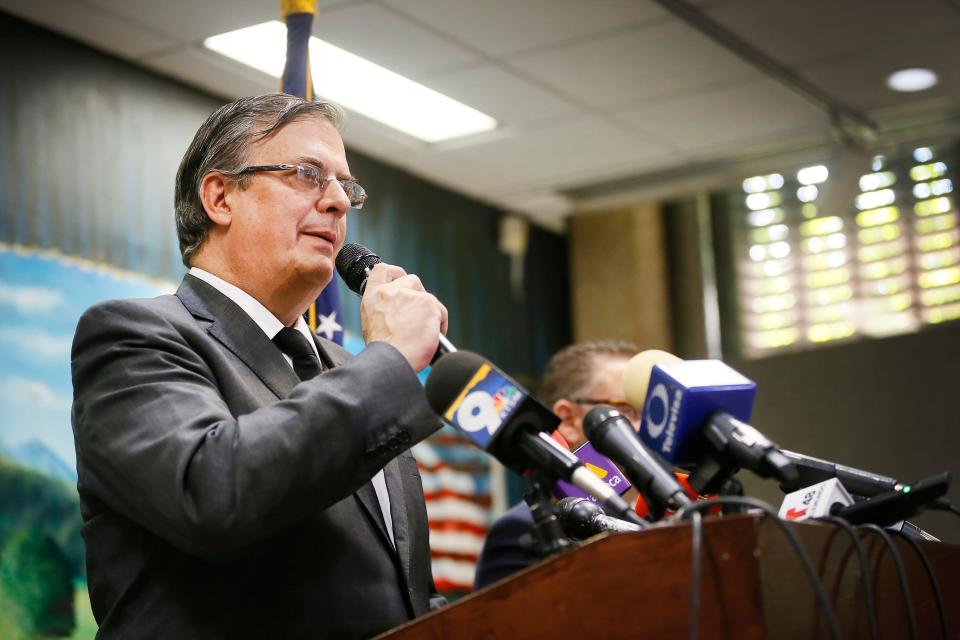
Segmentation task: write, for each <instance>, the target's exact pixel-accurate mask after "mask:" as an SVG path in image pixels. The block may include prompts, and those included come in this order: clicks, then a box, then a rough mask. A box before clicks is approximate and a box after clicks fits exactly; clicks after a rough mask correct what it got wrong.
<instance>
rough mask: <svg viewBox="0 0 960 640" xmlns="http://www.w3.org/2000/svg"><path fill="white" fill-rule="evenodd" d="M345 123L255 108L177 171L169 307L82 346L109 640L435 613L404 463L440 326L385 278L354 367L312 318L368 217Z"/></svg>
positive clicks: (284, 103) (229, 122) (81, 418)
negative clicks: (180, 266) (351, 226)
mask: <svg viewBox="0 0 960 640" xmlns="http://www.w3.org/2000/svg"><path fill="white" fill-rule="evenodd" d="M339 118H340V113H339V110H338V109H337V108H336V107H333V106H332V105H329V104H325V103H310V102H305V101H303V100H300V99H299V98H294V97H291V96H285V95H279V94H277V95H269V96H259V97H255V98H245V99H242V100H238V101H236V102H234V103H231V104H229V105H226V106H224V107H223V108H221V109H219V110H218V111H216V112H215V113H213V114H212V115H211V116H210V117H209V118H208V119H207V121H206V122H205V123H204V124H203V125H202V126H201V128H200V129H199V131H198V132H197V134H196V137H195V138H194V140H193V143H192V144H191V146H190V148H189V149H188V150H187V152H186V154H185V155H184V158H183V161H182V163H181V165H180V170H179V172H178V174H177V184H176V195H175V203H176V222H177V232H178V236H179V240H180V248H181V252H182V254H183V260H184V263H185V264H186V265H187V266H188V267H190V272H189V274H188V275H187V276H186V277H185V278H184V280H183V282H182V284H181V285H180V288H179V289H178V290H177V292H176V294H175V295H170V296H161V297H159V298H154V299H151V300H127V301H113V302H108V303H104V304H100V305H97V306H95V307H93V308H91V309H90V310H88V311H87V313H85V314H84V316H83V317H82V318H81V320H80V323H79V325H78V327H77V332H76V337H75V340H74V347H73V356H72V365H73V384H74V404H73V428H74V436H75V441H76V448H77V468H78V474H79V482H78V489H79V492H80V500H81V511H82V515H83V521H84V527H83V536H84V540H85V543H86V550H87V573H88V582H89V589H90V600H91V604H92V606H93V611H94V615H95V616H96V618H97V621H98V623H99V624H100V633H99V636H100V637H108V638H119V637H127V638H152V637H163V638H248V637H249V638H287V637H291V638H306V637H309V638H326V637H329V638H362V637H369V636H371V635H374V634H376V633H379V632H381V631H384V630H386V629H388V628H390V627H393V626H395V625H398V624H401V623H403V622H406V621H408V620H410V619H412V618H413V617H415V616H417V615H420V614H423V613H425V612H426V611H428V610H429V609H430V608H431V607H432V606H437V605H439V604H441V603H442V598H439V597H438V596H436V594H434V593H433V591H434V589H433V580H432V576H431V571H430V554H429V548H428V539H427V516H426V510H425V507H424V502H423V493H422V489H421V486H420V478H419V475H418V473H417V468H416V464H415V462H414V460H413V458H412V456H411V455H410V454H409V452H408V451H407V450H408V449H409V448H410V447H411V446H412V445H413V444H414V443H416V442H418V441H420V440H423V439H424V438H425V437H427V436H428V435H430V434H431V433H433V431H435V430H436V429H437V428H438V427H439V426H440V423H439V421H438V419H437V417H436V415H435V414H434V413H433V412H432V411H431V410H430V408H429V406H428V404H427V402H426V399H425V396H424V393H423V389H422V387H421V385H420V383H419V381H418V380H417V377H416V372H417V371H420V370H422V369H423V368H424V367H426V366H427V365H428V363H429V362H430V359H431V357H432V355H433V354H434V352H435V350H436V348H437V341H438V336H439V334H440V332H441V331H445V330H446V310H445V309H444V308H443V306H442V305H441V304H440V303H439V302H438V301H437V300H436V298H434V297H433V296H431V295H430V294H428V293H426V292H425V291H424V290H423V287H422V286H421V285H420V282H419V280H418V279H417V278H416V276H413V275H407V274H406V273H404V272H403V270H402V269H400V268H399V267H395V266H390V265H378V266H377V267H376V268H375V269H374V270H373V272H372V273H371V275H370V278H369V280H368V284H367V287H366V292H365V294H364V296H363V299H362V301H361V324H362V326H363V335H364V339H365V341H366V343H367V347H366V349H365V350H364V351H363V353H361V354H360V355H359V356H357V357H356V358H352V357H351V356H350V355H349V354H348V353H347V352H346V351H344V350H343V349H341V348H340V347H338V346H337V345H335V344H332V343H330V342H327V341H324V340H318V339H317V338H316V336H314V335H313V334H312V333H311V332H310V330H309V328H307V326H306V324H305V322H304V320H303V318H302V314H303V313H304V311H305V310H306V309H307V307H308V305H309V304H310V302H311V301H312V300H314V299H315V298H316V297H317V295H318V294H319V293H320V291H321V290H322V289H323V287H324V286H326V284H327V283H329V282H330V279H331V277H332V272H333V268H334V258H335V256H336V255H337V252H338V251H339V250H340V247H341V246H342V245H343V241H344V236H345V233H346V216H347V212H348V211H349V210H350V209H351V207H354V208H359V207H360V206H362V204H363V200H364V199H365V193H364V192H363V189H362V188H361V187H360V186H359V185H358V184H357V183H356V181H355V180H354V179H353V178H352V177H351V176H350V173H349V169H348V167H347V161H346V157H345V153H344V148H343V142H342V140H341V138H340V135H339V133H338V132H337V125H338V123H339Z"/></svg>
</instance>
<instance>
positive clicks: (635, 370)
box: [341, 252, 680, 411]
mask: <svg viewBox="0 0 960 640" xmlns="http://www.w3.org/2000/svg"><path fill="white" fill-rule="evenodd" d="M341 253H342V252H341ZM669 362H680V358H678V357H677V356H675V355H673V354H672V353H667V352H666V351H659V350H657V349H647V350H646V351H641V352H640V353H638V354H637V355H635V356H633V357H632V358H630V362H628V363H627V367H626V368H625V369H624V370H623V394H624V396H626V398H627V402H629V403H630V406H632V407H633V408H634V409H636V410H637V411H643V403H644V402H646V400H647V389H648V388H649V387H650V372H652V371H653V367H654V365H658V364H667V363H669Z"/></svg>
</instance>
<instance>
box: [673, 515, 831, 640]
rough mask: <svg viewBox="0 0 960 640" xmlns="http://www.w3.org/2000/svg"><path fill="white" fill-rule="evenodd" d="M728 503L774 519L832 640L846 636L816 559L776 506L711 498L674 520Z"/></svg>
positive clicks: (676, 516)
mask: <svg viewBox="0 0 960 640" xmlns="http://www.w3.org/2000/svg"><path fill="white" fill-rule="evenodd" d="M725 504H734V505H743V506H747V507H752V508H754V509H759V510H760V511H762V512H763V513H764V515H766V516H768V517H769V518H770V519H772V520H773V522H774V523H775V524H776V525H777V526H778V527H779V528H780V530H781V531H782V532H783V534H784V536H786V538H787V541H788V542H789V543H790V546H791V547H793V550H794V551H795V552H796V554H797V557H798V558H799V560H800V563H801V564H802V565H803V569H804V572H805V573H806V574H807V578H808V580H809V581H810V585H811V587H813V590H814V593H815V594H816V596H817V600H818V601H819V603H820V607H821V610H822V611H823V615H824V617H825V618H826V619H827V627H828V628H829V630H830V637H831V638H833V640H840V638H842V637H843V636H842V634H841V633H840V622H839V621H838V619H837V613H836V611H835V610H834V608H833V605H832V604H831V602H830V596H829V595H828V594H827V590H826V587H824V586H823V582H822V581H821V580H820V576H819V575H818V574H817V569H816V567H815V566H814V564H813V560H811V559H810V555H809V554H808V553H807V550H806V548H805V547H804V546H803V543H802V542H801V541H800V537H799V536H798V535H797V533H796V532H795V531H793V530H792V529H791V528H790V527H788V526H787V524H786V522H785V521H783V520H781V519H780V517H779V516H778V515H777V512H776V511H774V509H773V507H771V506H770V505H769V504H767V503H766V502H763V501H761V500H757V499H756V498H748V497H745V496H723V497H720V498H711V499H709V500H699V501H697V502H694V503H691V504H686V505H683V506H682V507H681V508H680V509H679V510H678V511H677V513H676V515H675V516H674V517H675V518H677V519H681V520H685V519H687V517H688V514H690V513H691V512H694V511H703V510H705V509H709V508H710V507H713V506H716V505H721V506H722V505H725ZM698 551H699V550H698ZM698 555H699V554H698ZM698 562H699V558H698ZM698 572H699V569H698ZM698 578H699V576H698ZM698 582H699V579H698ZM697 605H698V606H699V598H698V599H697ZM697 615H698V618H699V612H697Z"/></svg>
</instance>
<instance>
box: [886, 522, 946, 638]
mask: <svg viewBox="0 0 960 640" xmlns="http://www.w3.org/2000/svg"><path fill="white" fill-rule="evenodd" d="M894 533H896V534H897V535H899V536H900V537H901V538H902V539H903V540H905V541H906V542H907V544H909V545H910V546H911V547H913V550H914V551H916V552H917V555H918V556H919V557H920V561H921V562H923V568H924V569H925V570H926V572H927V578H929V580H930V587H931V588H932V589H933V598H934V600H936V602H937V614H938V615H939V617H940V632H941V634H942V635H943V638H944V640H946V639H947V638H949V637H950V632H949V630H948V628H947V617H946V615H945V614H944V612H943V594H942V593H940V583H939V582H938V581H937V576H936V575H934V573H933V567H932V566H931V565H930V559H929V558H927V553H926V551H924V550H923V547H922V546H920V543H919V542H917V541H916V540H914V539H913V538H912V537H910V536H908V535H907V534H905V533H903V532H902V531H895V532H894Z"/></svg>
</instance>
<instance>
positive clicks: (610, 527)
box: [557, 497, 644, 540]
mask: <svg viewBox="0 0 960 640" xmlns="http://www.w3.org/2000/svg"><path fill="white" fill-rule="evenodd" d="M557 512H558V513H557V517H558V519H559V520H560V526H561V527H562V528H563V532H564V533H565V534H567V535H568V536H570V537H571V538H574V539H576V540H585V539H587V538H589V537H591V536H595V535H597V534H598V533H604V532H607V531H609V532H613V533H629V532H633V531H641V530H643V529H644V527H643V526H641V525H638V524H634V523H632V522H627V521H626V520H620V519H619V518H611V517H610V516H608V515H606V514H604V513H603V511H602V510H601V509H600V507H598V506H597V505H596V504H594V503H593V502H590V501H589V500H587V499H586V498H572V497H571V498H562V499H561V500H560V501H559V502H558V503H557Z"/></svg>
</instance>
